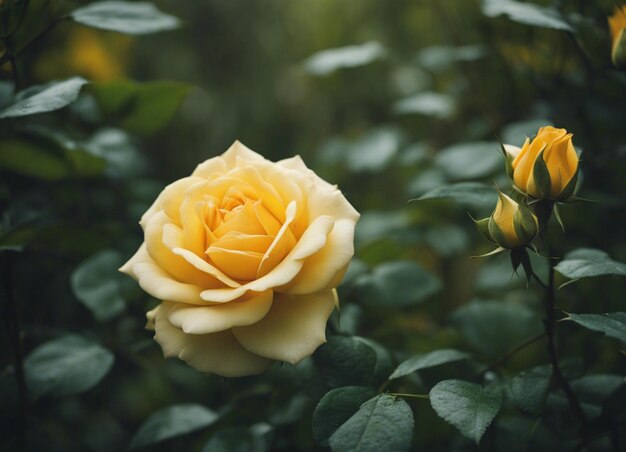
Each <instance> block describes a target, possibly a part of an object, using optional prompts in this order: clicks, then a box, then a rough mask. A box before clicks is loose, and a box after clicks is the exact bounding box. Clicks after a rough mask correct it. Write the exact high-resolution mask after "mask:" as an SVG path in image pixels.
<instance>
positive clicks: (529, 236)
mask: <svg viewBox="0 0 626 452" xmlns="http://www.w3.org/2000/svg"><path fill="white" fill-rule="evenodd" d="M476 223H477V225H478V227H479V229H480V230H481V232H482V233H483V234H484V235H485V236H486V237H487V238H488V239H489V240H491V241H492V242H495V243H496V244H498V245H500V246H501V247H502V248H506V249H515V248H519V247H522V246H524V245H528V244H529V243H530V242H531V241H532V240H533V239H534V238H535V236H536V235H537V232H538V231H539V222H538V220H537V217H536V216H535V215H534V214H533V213H532V212H531V211H530V209H529V208H528V207H526V205H525V204H523V203H517V202H515V201H514V200H512V199H511V198H510V197H508V196H507V195H505V194H504V193H502V192H498V202H497V204H496V208H495V210H494V211H493V213H492V214H491V216H490V217H489V218H485V219H484V220H481V221H478V222H476Z"/></svg>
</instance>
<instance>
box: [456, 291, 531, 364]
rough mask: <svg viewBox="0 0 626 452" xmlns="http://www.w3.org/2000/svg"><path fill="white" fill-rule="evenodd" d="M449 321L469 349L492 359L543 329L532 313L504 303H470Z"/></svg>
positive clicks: (522, 307)
mask: <svg viewBox="0 0 626 452" xmlns="http://www.w3.org/2000/svg"><path fill="white" fill-rule="evenodd" d="M451 320H452V323H453V324H454V325H455V326H456V327H457V328H458V329H459V330H460V331H461V334H462V335H463V337H464V338H465V340H466V341H467V342H468V343H469V344H470V345H471V346H472V347H474V348H475V349H476V350H478V351H479V352H481V353H483V354H484V355H487V356H489V357H494V358H495V357H496V356H498V355H499V354H501V353H504V352H506V351H508V350H509V349H511V348H512V347H514V346H516V345H518V344H519V343H521V342H523V341H524V340H526V339H528V338H530V337H532V336H534V335H536V334H539V333H540V332H541V331H542V329H543V328H542V324H541V320H540V318H539V317H538V315H537V314H536V313H535V312H534V311H533V310H532V309H530V308H528V307H527V306H525V305H523V304H519V303H511V302H504V301H473V302H471V303H469V304H467V305H465V306H463V307H461V308H459V309H458V310H457V311H455V312H454V313H453V314H452V317H451Z"/></svg>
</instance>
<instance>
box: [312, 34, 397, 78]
mask: <svg viewBox="0 0 626 452" xmlns="http://www.w3.org/2000/svg"><path fill="white" fill-rule="evenodd" d="M386 56H387V51H386V50H385V48H384V47H383V46H382V45H381V44H380V43H379V42H376V41H370V42H366V43H365V44H361V45H354V46H347V47H339V48H336V49H327V50H322V51H321V52H317V53H315V54H313V55H311V56H310V57H309V58H308V59H307V60H306V61H305V62H304V68H305V70H306V71H307V72H309V73H310V74H313V75H328V74H331V73H333V72H335V71H336V70H338V69H343V68H350V67H357V66H364V65H366V64H370V63H372V62H374V61H376V60H380V59H383V58H385V57H386Z"/></svg>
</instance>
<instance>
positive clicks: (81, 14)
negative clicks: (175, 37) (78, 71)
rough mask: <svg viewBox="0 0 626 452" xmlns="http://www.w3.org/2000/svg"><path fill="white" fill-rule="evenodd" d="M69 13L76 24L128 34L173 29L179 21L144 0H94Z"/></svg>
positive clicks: (178, 24)
mask: <svg viewBox="0 0 626 452" xmlns="http://www.w3.org/2000/svg"><path fill="white" fill-rule="evenodd" d="M70 17H71V18H72V19H74V21H76V22H78V23H79V24H83V25H87V26H89V27H94V28H99V29H102V30H110V31H117V32H119V33H125V34H129V35H146V34H150V33H157V32H159V31H166V30H173V29H175V28H178V27H179V26H180V21H179V20H178V19H177V18H176V17H174V16H170V15H169V14H165V13H163V12H161V11H159V10H158V9H157V8H156V7H155V6H154V5H153V4H152V3H147V2H135V3H131V2H121V1H109V2H95V3H91V4H89V5H86V6H83V7H82V8H78V9H77V10H76V11H74V12H72V13H71V14H70Z"/></svg>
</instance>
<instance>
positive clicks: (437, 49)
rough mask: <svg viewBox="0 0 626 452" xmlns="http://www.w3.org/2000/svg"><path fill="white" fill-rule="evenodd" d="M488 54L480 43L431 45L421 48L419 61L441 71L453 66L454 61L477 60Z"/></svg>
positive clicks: (426, 66)
mask: <svg viewBox="0 0 626 452" xmlns="http://www.w3.org/2000/svg"><path fill="white" fill-rule="evenodd" d="M486 54H487V51H486V49H485V48H484V47H483V46H480V45H466V46H458V47H450V46H431V47H426V48H425V49H423V50H420V52H419V53H418V54H417V62H418V63H419V64H420V66H422V67H424V68H426V69H430V70H431V71H435V72H441V71H443V70H445V69H448V68H450V67H452V66H453V64H454V63H458V62H471V61H476V60H478V59H480V58H483V57H484V56H485V55H486Z"/></svg>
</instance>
